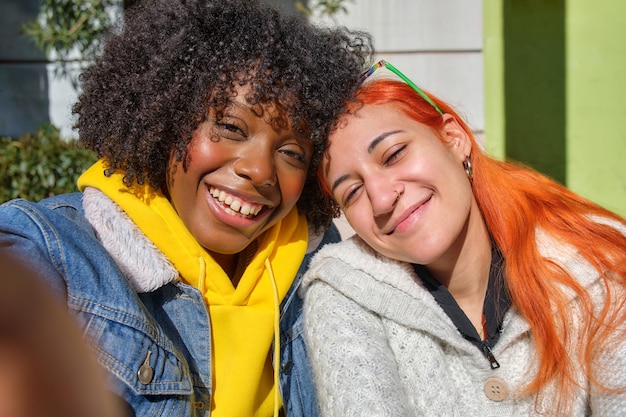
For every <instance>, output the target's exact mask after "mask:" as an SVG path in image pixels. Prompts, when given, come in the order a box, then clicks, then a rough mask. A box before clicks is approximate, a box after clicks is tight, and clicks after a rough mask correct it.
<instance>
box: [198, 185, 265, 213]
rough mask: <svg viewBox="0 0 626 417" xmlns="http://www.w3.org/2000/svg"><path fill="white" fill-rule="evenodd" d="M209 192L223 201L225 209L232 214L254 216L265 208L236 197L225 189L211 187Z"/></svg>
mask: <svg viewBox="0 0 626 417" xmlns="http://www.w3.org/2000/svg"><path fill="white" fill-rule="evenodd" d="M209 193H210V194H211V196H213V198H215V199H216V200H218V201H219V202H221V203H223V204H222V207H223V208H224V211H225V212H226V213H228V214H230V215H231V216H237V215H239V216H243V217H254V216H256V215H257V214H259V212H260V211H261V210H262V209H263V205H257V204H250V203H246V202H243V203H242V201H241V200H238V199H236V198H235V197H233V196H232V195H230V194H226V192H224V191H220V190H218V189H217V188H211V189H210V191H209Z"/></svg>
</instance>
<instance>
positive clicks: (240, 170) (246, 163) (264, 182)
mask: <svg viewBox="0 0 626 417" xmlns="http://www.w3.org/2000/svg"><path fill="white" fill-rule="evenodd" d="M235 173H236V174H237V175H238V176H240V177H242V178H245V179H247V180H248V181H250V182H251V183H252V184H253V185H254V186H255V187H273V186H274V185H276V181H277V179H276V165H275V162H274V158H273V155H272V152H271V151H269V150H264V149H259V148H258V147H256V148H251V149H250V150H248V151H247V152H245V154H243V155H240V157H239V158H238V159H237V162H236V163H235Z"/></svg>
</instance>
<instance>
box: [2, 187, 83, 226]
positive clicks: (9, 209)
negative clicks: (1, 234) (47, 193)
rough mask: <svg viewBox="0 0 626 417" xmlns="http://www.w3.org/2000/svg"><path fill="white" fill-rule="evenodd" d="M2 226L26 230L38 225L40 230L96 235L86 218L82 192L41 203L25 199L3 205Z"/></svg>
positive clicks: (55, 197) (44, 200)
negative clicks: (59, 230) (60, 229)
mask: <svg viewBox="0 0 626 417" xmlns="http://www.w3.org/2000/svg"><path fill="white" fill-rule="evenodd" d="M0 224H2V225H4V226H5V227H11V225H13V226H17V227H22V228H24V230H27V229H28V228H29V227H30V226H32V225H35V226H37V229H41V230H47V229H56V228H64V229H74V230H76V231H78V230H80V231H82V232H87V233H89V234H93V231H92V228H91V225H90V224H89V222H88V221H87V219H86V218H85V212H84V209H83V205H82V193H79V192H76V193H69V194H61V195H58V196H54V197H50V198H46V199H43V200H41V201H39V202H32V201H27V200H23V199H16V200H11V201H8V202H6V203H4V204H2V205H0Z"/></svg>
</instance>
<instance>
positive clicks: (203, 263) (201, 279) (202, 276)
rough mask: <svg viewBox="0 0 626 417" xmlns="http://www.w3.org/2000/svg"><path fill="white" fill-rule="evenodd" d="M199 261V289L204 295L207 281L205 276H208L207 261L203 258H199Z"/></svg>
mask: <svg viewBox="0 0 626 417" xmlns="http://www.w3.org/2000/svg"><path fill="white" fill-rule="evenodd" d="M198 260H199V261H200V274H199V276H198V289H199V290H200V293H201V294H204V280H205V275H206V261H205V260H204V258H203V257H202V256H199V257H198Z"/></svg>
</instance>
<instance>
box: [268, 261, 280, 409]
mask: <svg viewBox="0 0 626 417" xmlns="http://www.w3.org/2000/svg"><path fill="white" fill-rule="evenodd" d="M265 268H267V271H268V273H269V274H270V281H271V282H272V289H273V290H274V417H278V413H279V411H280V409H279V407H278V404H279V397H278V396H279V394H280V393H279V390H278V387H279V386H280V382H279V372H278V370H279V367H280V329H279V326H280V304H279V302H278V286H277V285H276V279H275V278H274V271H273V270H272V264H271V263H270V260H269V258H265Z"/></svg>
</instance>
